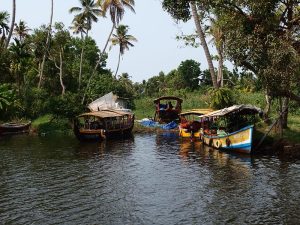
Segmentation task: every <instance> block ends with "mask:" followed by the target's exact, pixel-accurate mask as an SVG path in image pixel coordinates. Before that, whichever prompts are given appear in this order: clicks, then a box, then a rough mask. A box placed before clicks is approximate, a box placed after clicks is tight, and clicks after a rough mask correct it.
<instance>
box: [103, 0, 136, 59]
mask: <svg viewBox="0 0 300 225" xmlns="http://www.w3.org/2000/svg"><path fill="white" fill-rule="evenodd" d="M98 4H99V5H100V6H101V8H102V10H103V13H104V15H105V14H106V13H107V11H109V14H110V18H111V21H112V23H113V25H112V29H111V31H110V34H109V36H108V39H107V41H106V44H105V46H104V48H103V51H102V53H104V52H105V50H106V47H107V45H108V42H109V40H110V37H111V35H112V33H113V31H114V29H115V27H116V26H117V25H118V24H119V22H120V21H121V20H122V18H123V16H124V13H125V8H128V9H130V10H131V11H132V12H134V13H135V10H134V4H135V2H134V0H98Z"/></svg>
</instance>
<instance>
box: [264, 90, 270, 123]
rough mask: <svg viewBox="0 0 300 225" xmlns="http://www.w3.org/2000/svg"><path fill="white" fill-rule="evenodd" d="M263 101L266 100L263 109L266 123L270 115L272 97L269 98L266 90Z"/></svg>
mask: <svg viewBox="0 0 300 225" xmlns="http://www.w3.org/2000/svg"><path fill="white" fill-rule="evenodd" d="M265 99H266V106H265V109H264V120H265V121H266V122H268V121H269V114H270V113H271V105H272V97H271V96H270V94H269V90H268V89H267V90H266V94H265Z"/></svg>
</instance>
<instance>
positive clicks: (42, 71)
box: [38, 0, 53, 88]
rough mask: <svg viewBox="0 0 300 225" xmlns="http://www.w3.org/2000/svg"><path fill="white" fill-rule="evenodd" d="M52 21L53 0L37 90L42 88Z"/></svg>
mask: <svg viewBox="0 0 300 225" xmlns="http://www.w3.org/2000/svg"><path fill="white" fill-rule="evenodd" d="M52 20H53V0H51V13H50V23H49V26H48V33H47V39H46V48H45V52H44V55H43V61H42V64H41V69H40V71H39V83H38V88H41V86H42V81H43V76H44V66H45V61H46V55H47V52H48V48H49V42H50V36H51V30H52Z"/></svg>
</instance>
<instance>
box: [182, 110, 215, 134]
mask: <svg viewBox="0 0 300 225" xmlns="http://www.w3.org/2000/svg"><path fill="white" fill-rule="evenodd" d="M209 112H212V110H211V109H193V110H190V111H187V112H184V113H181V114H179V118H180V124H179V136H180V137H183V138H193V137H196V138H199V139H200V135H201V134H200V133H201V132H200V128H201V122H200V118H199V116H202V115H204V114H207V113H209Z"/></svg>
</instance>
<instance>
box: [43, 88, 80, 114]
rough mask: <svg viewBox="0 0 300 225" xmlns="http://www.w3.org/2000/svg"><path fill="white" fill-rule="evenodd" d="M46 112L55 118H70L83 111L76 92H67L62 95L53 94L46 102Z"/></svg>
mask: <svg viewBox="0 0 300 225" xmlns="http://www.w3.org/2000/svg"><path fill="white" fill-rule="evenodd" d="M47 108H48V112H49V113H51V114H52V115H53V116H54V117H55V118H68V119H72V118H74V117H75V116H76V115H78V114H80V113H81V112H83V111H84V107H83V106H82V105H81V104H80V97H79V96H78V95H77V94H73V93H70V92H67V93H66V94H65V95H63V96H54V97H52V98H50V100H49V101H48V102H47Z"/></svg>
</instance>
